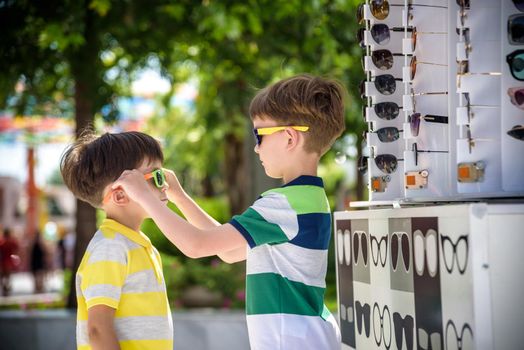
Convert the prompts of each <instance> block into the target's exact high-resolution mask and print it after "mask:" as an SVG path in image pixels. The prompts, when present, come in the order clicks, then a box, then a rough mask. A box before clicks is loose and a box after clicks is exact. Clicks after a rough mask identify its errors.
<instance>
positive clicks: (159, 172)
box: [144, 169, 166, 188]
mask: <svg viewBox="0 0 524 350" xmlns="http://www.w3.org/2000/svg"><path fill="white" fill-rule="evenodd" d="M151 178H152V179H153V180H154V182H155V186H156V187H158V188H162V187H164V186H165V184H166V174H165V172H164V169H156V170H153V171H152V172H150V173H149V174H145V175H144V179H146V180H149V179H151Z"/></svg>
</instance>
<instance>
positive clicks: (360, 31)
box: [357, 28, 366, 49]
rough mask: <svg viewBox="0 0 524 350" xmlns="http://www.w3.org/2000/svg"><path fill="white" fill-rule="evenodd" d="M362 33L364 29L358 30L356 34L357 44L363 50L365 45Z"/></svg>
mask: <svg viewBox="0 0 524 350" xmlns="http://www.w3.org/2000/svg"><path fill="white" fill-rule="evenodd" d="M364 32H365V29H364V28H359V29H358V32H357V42H358V44H359V45H360V47H361V48H363V49H364V48H365V47H366V45H365V44H364Z"/></svg>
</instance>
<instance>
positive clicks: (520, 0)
mask: <svg viewBox="0 0 524 350" xmlns="http://www.w3.org/2000/svg"><path fill="white" fill-rule="evenodd" d="M513 4H515V7H516V8H517V9H518V10H519V11H522V12H524V0H513Z"/></svg>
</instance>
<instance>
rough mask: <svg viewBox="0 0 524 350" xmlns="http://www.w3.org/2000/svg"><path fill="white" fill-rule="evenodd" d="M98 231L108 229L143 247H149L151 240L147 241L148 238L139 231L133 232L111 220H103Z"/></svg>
mask: <svg viewBox="0 0 524 350" xmlns="http://www.w3.org/2000/svg"><path fill="white" fill-rule="evenodd" d="M100 229H109V230H110V231H114V232H118V233H120V234H122V235H123V236H126V237H127V238H129V239H130V240H132V241H133V242H135V243H137V244H139V245H141V246H143V247H146V248H149V247H151V240H149V237H147V236H146V235H145V234H143V233H142V232H140V231H135V230H133V229H131V228H129V227H127V226H125V225H123V224H121V223H119V222H118V221H115V220H113V219H107V218H106V219H104V221H102V224H101V225H100Z"/></svg>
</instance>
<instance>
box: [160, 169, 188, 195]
mask: <svg viewBox="0 0 524 350" xmlns="http://www.w3.org/2000/svg"><path fill="white" fill-rule="evenodd" d="M163 170H164V174H166V181H167V184H168V185H169V188H168V189H167V191H166V193H167V197H168V198H169V200H170V201H171V202H174V203H176V199H177V198H179V197H180V196H182V195H183V194H184V189H183V188H182V185H180V182H179V181H178V178H177V177H176V175H175V172H174V171H173V170H170V169H166V168H163Z"/></svg>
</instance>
